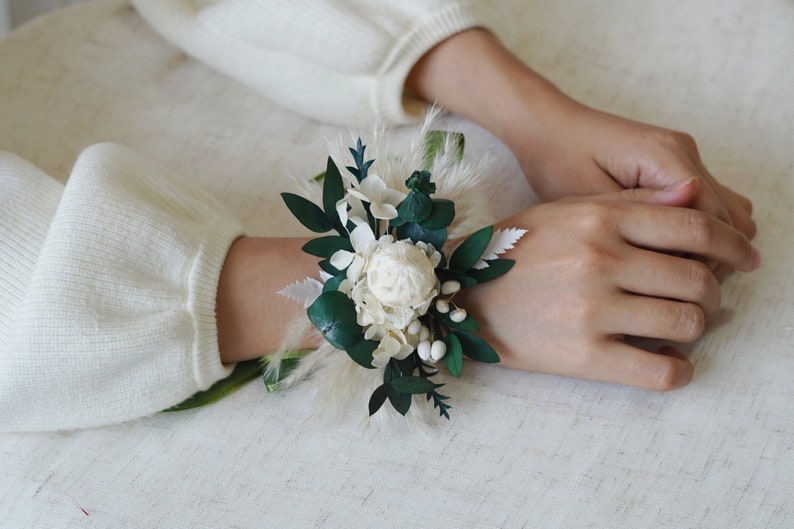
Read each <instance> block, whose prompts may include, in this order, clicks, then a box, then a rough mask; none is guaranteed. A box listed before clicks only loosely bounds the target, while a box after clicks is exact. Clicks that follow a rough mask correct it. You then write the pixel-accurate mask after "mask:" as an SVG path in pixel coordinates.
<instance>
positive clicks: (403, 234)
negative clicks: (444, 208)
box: [397, 222, 447, 249]
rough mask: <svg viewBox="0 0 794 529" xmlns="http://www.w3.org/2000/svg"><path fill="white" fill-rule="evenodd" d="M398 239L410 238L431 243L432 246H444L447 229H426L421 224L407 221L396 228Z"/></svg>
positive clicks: (414, 240) (437, 247)
mask: <svg viewBox="0 0 794 529" xmlns="http://www.w3.org/2000/svg"><path fill="white" fill-rule="evenodd" d="M397 238H398V239H411V240H412V241H413V242H419V241H422V242H426V243H427V244H432V245H433V247H434V248H436V249H439V248H443V247H444V243H445V242H447V230H446V229H440V230H428V229H427V228H425V227H424V226H422V225H421V224H416V223H415V222H409V223H407V224H403V225H402V226H400V227H399V228H397Z"/></svg>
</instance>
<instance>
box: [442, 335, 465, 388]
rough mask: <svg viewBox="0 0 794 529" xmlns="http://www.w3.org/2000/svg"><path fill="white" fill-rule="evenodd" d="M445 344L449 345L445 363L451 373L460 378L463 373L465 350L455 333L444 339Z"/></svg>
mask: <svg viewBox="0 0 794 529" xmlns="http://www.w3.org/2000/svg"><path fill="white" fill-rule="evenodd" d="M444 342H445V343H446V344H447V354H445V355H444V363H445V364H446V365H447V369H449V373H450V374H451V375H452V376H453V377H455V378H459V377H460V374H461V373H462V372H463V348H462V346H461V343H460V340H458V337H457V336H455V335H454V334H453V333H449V334H447V335H446V336H445V337H444Z"/></svg>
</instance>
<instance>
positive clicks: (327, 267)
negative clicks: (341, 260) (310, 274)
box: [317, 259, 342, 276]
mask: <svg viewBox="0 0 794 529" xmlns="http://www.w3.org/2000/svg"><path fill="white" fill-rule="evenodd" d="M317 264H318V265H319V266H320V268H321V269H322V271H323V272H325V273H326V274H330V275H332V276H338V275H340V274H342V270H337V269H336V267H334V265H332V264H331V260H330V259H323V260H322V261H320V262H319V263H317Z"/></svg>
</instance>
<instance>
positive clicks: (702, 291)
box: [687, 261, 714, 300]
mask: <svg viewBox="0 0 794 529" xmlns="http://www.w3.org/2000/svg"><path fill="white" fill-rule="evenodd" d="M687 266H688V268H689V270H688V271H687V289H688V291H689V292H691V293H692V297H694V299H696V300H705V299H707V298H709V297H711V296H712V294H713V290H714V281H713V275H712V273H711V270H709V267H708V266H706V265H705V264H704V263H702V262H700V261H689V262H688V263H687Z"/></svg>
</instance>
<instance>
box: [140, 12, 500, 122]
mask: <svg viewBox="0 0 794 529" xmlns="http://www.w3.org/2000/svg"><path fill="white" fill-rule="evenodd" d="M132 3H133V4H134V5H135V7H136V8H137V9H138V12H139V13H140V14H141V15H142V16H143V17H144V18H145V19H146V20H147V21H148V22H149V24H150V25H151V26H152V27H153V28H155V30H157V31H158V32H159V33H160V34H162V35H163V36H164V37H165V38H166V39H168V40H170V41H171V42H172V43H174V44H175V45H177V46H179V47H180V48H182V49H183V50H184V51H185V52H186V53H188V54H189V55H191V56H193V57H195V58H197V59H199V60H201V61H203V62H205V63H206V64H208V65H210V66H212V67H213V68H215V69H217V70H219V71H221V72H223V73H225V74H227V75H229V76H231V77H232V78H234V79H237V80H238V81H241V82H243V83H245V84H247V85H249V86H251V87H253V88H255V89H256V90H258V91H260V92H261V93H262V94H264V95H265V96H267V97H268V98H270V99H272V100H273V101H275V102H276V103H278V104H279V105H281V106H284V107H286V108H289V109H291V110H293V111H295V112H298V113H300V114H303V115H305V116H308V117H311V118H314V119H319V120H322V121H327V122H331V123H337V124H344V125H349V124H362V123H366V124H369V123H372V122H378V123H381V124H386V125H389V124H399V123H406V122H410V121H412V120H414V119H415V118H417V117H418V116H419V115H420V114H421V113H422V111H423V110H424V104H423V103H421V102H420V101H419V100H418V99H413V98H411V97H410V96H408V95H406V94H405V93H404V90H403V86H404V84H405V79H406V77H407V75H408V73H409V72H410V70H411V68H412V67H413V65H414V64H416V62H417V61H418V60H419V59H420V58H421V57H422V55H424V54H425V53H426V52H428V51H429V50H430V49H431V48H432V47H433V46H435V45H436V44H438V43H440V42H441V41H443V40H445V39H446V38H448V37H450V36H452V35H454V34H456V33H459V32H461V31H463V30H466V29H470V28H473V27H480V28H484V29H487V30H489V31H491V32H493V33H497V34H499V33H502V30H501V27H502V24H501V22H500V21H501V16H499V14H498V13H497V11H498V8H497V6H498V2H495V1H489V0H387V1H378V2H373V1H372V0H290V1H283V0H204V1H201V2H196V1H194V0H132Z"/></svg>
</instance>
